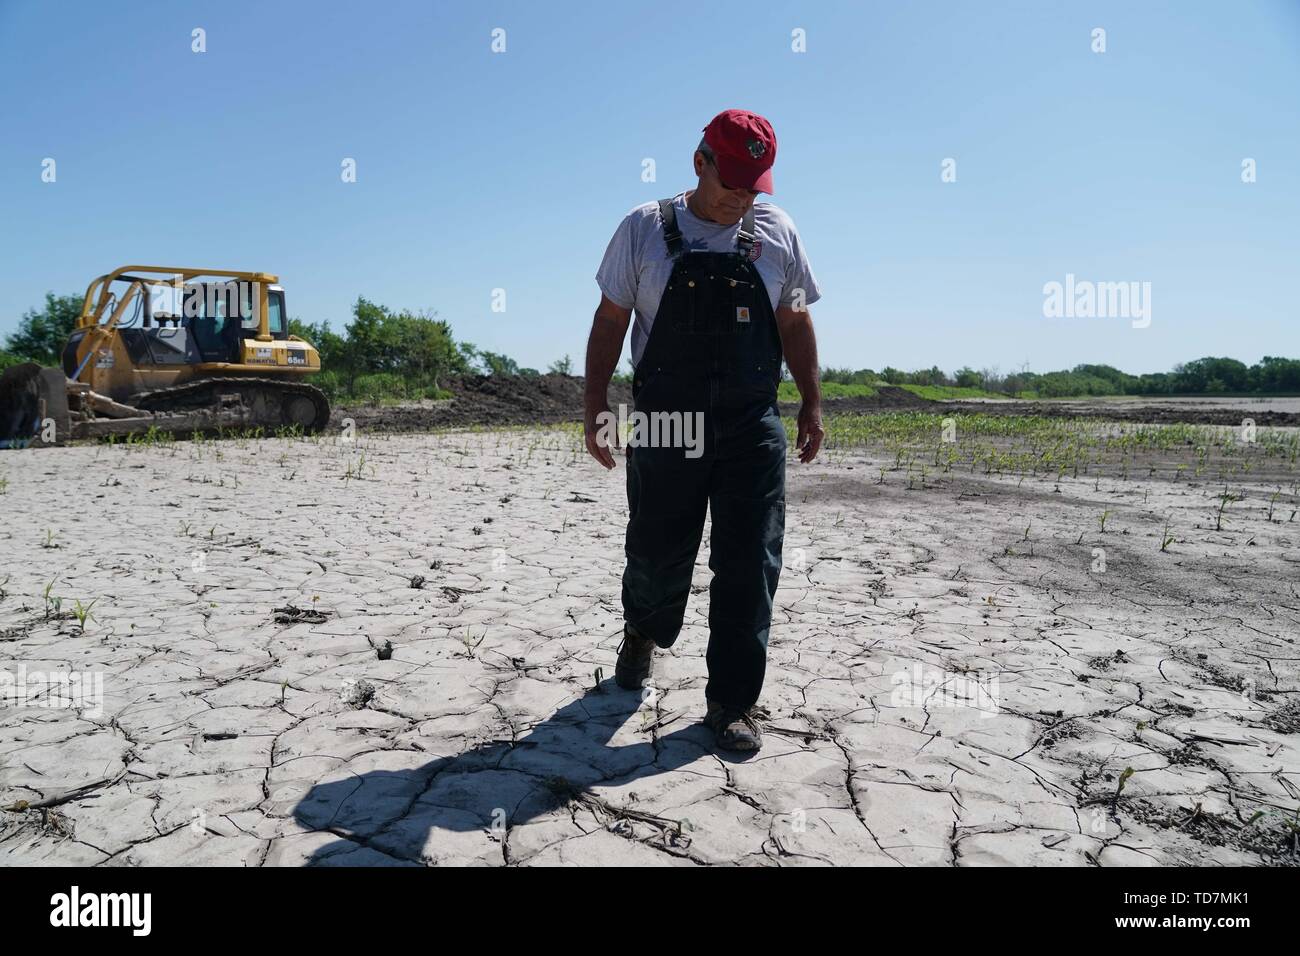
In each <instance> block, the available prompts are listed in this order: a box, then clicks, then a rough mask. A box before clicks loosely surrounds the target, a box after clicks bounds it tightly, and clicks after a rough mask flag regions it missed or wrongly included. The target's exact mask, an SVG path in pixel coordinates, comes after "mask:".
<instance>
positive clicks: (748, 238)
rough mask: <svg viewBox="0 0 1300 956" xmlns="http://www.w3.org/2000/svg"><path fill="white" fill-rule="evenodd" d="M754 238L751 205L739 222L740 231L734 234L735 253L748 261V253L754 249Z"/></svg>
mask: <svg viewBox="0 0 1300 956" xmlns="http://www.w3.org/2000/svg"><path fill="white" fill-rule="evenodd" d="M755 238H756V236H755V233H754V207H753V206H752V205H751V206H750V207H749V209H748V210H747V211H746V212H745V218H744V219H742V220H740V231H739V232H737V233H736V251H737V252H739V253H740V255H741V256H743V257H744V258H746V259H748V258H749V254H750V252H751V251H752V250H753V248H754V240H755Z"/></svg>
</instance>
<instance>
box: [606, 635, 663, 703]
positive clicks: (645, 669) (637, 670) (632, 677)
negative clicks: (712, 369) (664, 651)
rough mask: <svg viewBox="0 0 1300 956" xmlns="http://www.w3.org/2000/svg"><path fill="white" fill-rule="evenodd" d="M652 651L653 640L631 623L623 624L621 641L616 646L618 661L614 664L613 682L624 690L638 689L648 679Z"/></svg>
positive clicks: (653, 646)
mask: <svg viewBox="0 0 1300 956" xmlns="http://www.w3.org/2000/svg"><path fill="white" fill-rule="evenodd" d="M654 652H655V642H654V641H652V640H650V638H648V637H642V636H641V635H640V634H639V633H637V632H636V631H635V630H634V629H633V628H632V625H631V624H624V625H623V643H622V644H620V645H619V646H618V663H617V664H615V665H614V683H615V684H617V685H618V686H619V687H622V688H623V689H624V690H640V689H641V687H642V685H643V684H645V682H646V681H647V680H649V679H650V673H651V670H652V665H651V658H652V657H653V656H654Z"/></svg>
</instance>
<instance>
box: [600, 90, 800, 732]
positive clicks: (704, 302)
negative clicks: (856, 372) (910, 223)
mask: <svg viewBox="0 0 1300 956" xmlns="http://www.w3.org/2000/svg"><path fill="white" fill-rule="evenodd" d="M775 160H776V134H775V133H774V132H773V130H772V126H771V124H770V123H768V121H767V120H766V119H764V118H763V117H761V116H759V115H757V114H755V113H751V112H748V111H746V110H726V111H724V112H722V113H719V114H718V115H717V116H715V117H714V118H713V120H712V121H711V122H710V123H709V125H708V126H706V127H705V129H704V138H703V139H702V140H701V141H700V144H699V147H698V148H697V149H696V151H695V157H694V163H695V174H696V176H697V177H698V179H699V181H698V183H697V185H696V187H695V188H694V189H690V190H686V191H685V192H683V193H681V194H679V195H677V196H675V197H673V198H672V199H664V200H660V201H659V202H650V203H645V204H644V205H641V206H638V207H637V208H635V209H633V210H632V211H631V212H630V213H629V214H628V215H627V216H626V217H625V218H624V220H623V222H622V223H621V224H620V225H619V227H618V230H617V231H616V232H615V233H614V237H613V239H612V240H611V241H610V243H609V247H608V248H607V249H606V250H605V258H604V261H603V262H602V263H601V265H600V270H599V272H598V273H597V274H596V282H597V284H598V285H599V286H600V291H601V300H600V306H599V308H597V310H596V316H595V320H594V322H593V324H592V329H591V337H590V339H589V341H588V344H587V369H586V373H587V391H586V403H585V404H586V441H587V450H588V451H589V452H590V453H591V455H592V456H593V457H594V458H595V459H596V460H597V461H599V462H600V463H601V464H602V465H604V466H605V467H606V468H613V467H614V458H613V455H612V453H611V451H610V447H609V444H610V443H609V442H608V441H607V440H606V437H605V436H606V434H607V429H606V428H604V427H602V422H605V423H607V422H608V421H609V418H610V417H612V413H611V412H610V409H609V404H608V388H609V380H610V378H611V376H612V375H613V373H614V368H615V366H616V365H617V364H618V359H619V355H620V354H621V352H622V348H623V337H624V335H625V334H626V333H627V328H628V325H629V323H630V321H631V319H632V314H633V311H634V310H635V313H636V325H635V326H634V327H633V330H632V361H633V364H634V366H635V370H634V372H633V376H632V398H633V403H634V406H635V413H636V417H640V416H642V415H644V416H647V417H651V418H653V417H654V416H656V415H659V416H664V417H665V420H667V421H671V422H673V423H676V422H678V421H682V420H685V421H689V422H699V423H700V424H701V425H702V428H701V432H702V434H701V435H699V436H697V438H696V441H698V442H699V443H700V446H698V447H692V448H690V449H686V448H683V447H680V443H677V444H678V447H670V446H671V445H672V444H674V443H669V446H665V444H663V443H656V442H646V441H645V440H644V438H645V436H644V434H643V435H641V436H640V440H638V438H637V437H634V438H633V440H631V441H629V447H628V449H627V452H626V453H627V457H628V473H627V497H628V509H629V517H628V525H627V539H626V553H627V566H626V568H625V570H624V573H623V616H624V619H625V623H624V630H623V643H622V645H621V646H620V648H619V654H618V663H617V665H616V668H615V675H614V676H615V680H616V682H617V683H618V685H619V686H620V687H624V688H628V689H639V688H640V687H641V686H642V684H643V683H644V682H645V681H646V680H647V679H648V678H649V677H650V675H651V661H652V657H653V654H654V650H655V648H656V647H661V648H668V647H671V646H672V644H673V642H674V641H675V640H676V639H677V635H678V633H679V632H680V630H681V627H682V619H683V616H684V614H685V611H686V601H687V598H688V596H689V594H690V584H691V574H692V570H693V568H694V565H695V556H696V553H697V552H698V550H699V545H700V539H701V537H702V535H703V531H704V518H705V512H706V509H707V510H708V511H711V513H712V516H713V529H712V534H711V537H710V542H709V547H710V557H709V568H710V570H711V571H712V572H713V580H712V582H711V584H710V587H709V645H708V652H707V657H706V660H707V664H708V672H709V680H708V684H707V686H706V687H705V697H706V698H707V703H708V712H707V716H706V718H705V722H706V724H707V725H708V726H709V727H710V728H711V729H712V730H713V732H714V734H715V736H716V739H717V743H718V746H719V747H721V748H723V749H727V750H749V751H753V750H758V749H759V747H760V746H761V744H762V739H761V736H760V731H759V727H758V724H757V723H756V721H755V719H754V706H755V704H756V703H757V701H758V696H759V691H760V690H761V689H762V686H763V674H764V670H765V669H766V665H767V640H768V631H769V628H770V626H771V622H772V597H773V595H774V594H775V593H776V586H777V579H778V577H779V575H780V572H781V542H782V538H783V536H784V532H785V457H786V450H787V447H786V446H787V443H786V437H785V428H784V426H783V425H782V424H781V419H780V415H779V412H778V410H777V404H776V394H777V384H778V382H779V381H780V375H781V362H782V358H783V356H784V361H785V363H786V365H787V366H788V367H789V369H790V372H791V374H792V375H793V377H794V380H795V383H796V385H797V386H798V388H799V393H800V395H801V396H802V399H803V404H802V407H801V408H800V410H799V417H798V439H797V445H798V452H799V460H800V461H803V462H810V461H812V460H813V458H815V457H816V455H817V450H818V448H819V447H820V445H821V441H822V437H823V434H824V432H823V430H822V425H821V390H820V385H819V383H818V378H817V344H816V339H815V337H814V335H813V326H812V318H811V315H810V314H809V312H808V306H809V305H811V304H812V303H814V302H816V301H817V299H818V298H819V297H820V293H819V291H818V288H817V282H816V280H815V279H814V278H813V274H812V271H811V269H810V267H809V265H808V260H807V258H806V256H805V255H804V251H803V246H802V244H801V242H800V240H799V235H798V233H797V232H796V230H795V227H794V223H793V222H792V221H791V219H790V217H789V216H787V215H786V214H785V213H784V212H783V211H781V210H780V209H778V208H777V207H776V206H774V205H772V204H770V203H755V199H756V198H757V196H758V194H759V193H761V192H762V193H771V192H772V164H773V162H774V161H775ZM673 416H680V418H674V417H673ZM665 431H667V430H665V429H659V430H658V431H657V432H656V434H659V435H662V434H664V432H665Z"/></svg>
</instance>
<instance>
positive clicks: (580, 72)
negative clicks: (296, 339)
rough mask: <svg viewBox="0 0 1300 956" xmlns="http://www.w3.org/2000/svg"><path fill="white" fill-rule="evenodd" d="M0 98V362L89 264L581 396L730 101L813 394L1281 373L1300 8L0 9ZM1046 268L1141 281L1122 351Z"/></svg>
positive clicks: (1297, 143) (1292, 300)
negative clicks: (1187, 373) (1025, 374)
mask: <svg viewBox="0 0 1300 956" xmlns="http://www.w3.org/2000/svg"><path fill="white" fill-rule="evenodd" d="M195 27H202V28H203V29H205V30H206V31H207V52H206V53H204V54H195V53H192V52H191V49H190V47H191V30H192V29H194V28H195ZM495 27H501V28H504V29H505V30H506V42H507V52H505V53H504V54H493V53H492V52H491V49H490V43H491V35H490V34H491V31H492V30H493V28H495ZM1095 27H1103V28H1104V29H1105V30H1106V31H1107V35H1106V43H1107V50H1106V52H1105V53H1103V54H1097V53H1094V52H1093V51H1092V49H1091V42H1092V40H1091V36H1090V34H1091V31H1092V30H1093V28H1095ZM796 28H802V29H803V30H805V31H806V36H807V52H806V53H794V52H792V51H791V31H792V30H794V29H796ZM0 89H3V91H4V92H3V94H2V96H3V100H2V102H3V104H4V110H3V135H2V136H0V216H2V217H3V220H2V221H3V229H0V333H6V332H9V331H12V330H13V328H14V327H15V325H16V323H17V320H18V317H19V316H20V315H21V313H22V312H23V311H24V310H26V309H27V308H29V307H31V306H33V305H37V304H38V303H39V302H40V301H41V300H42V298H43V296H44V294H45V292H46V291H47V290H53V291H56V292H59V293H67V292H73V291H77V292H80V291H83V290H84V288H85V286H86V283H87V282H88V281H89V280H90V278H92V277H93V276H95V275H98V274H100V273H102V272H105V271H108V270H109V269H110V268H112V267H115V266H117V265H122V264H126V263H133V262H142V263H159V264H167V265H172V264H175V265H187V266H188V265H198V266H217V267H227V268H241V269H264V270H268V271H272V272H277V273H279V274H280V276H281V277H282V281H283V282H284V284H285V286H286V288H287V290H288V291H287V295H288V302H289V312H290V314H291V315H295V316H297V317H299V318H302V319H305V320H308V321H318V320H321V319H329V320H331V322H332V323H333V324H334V326H335V327H336V328H338V327H339V326H341V325H342V324H343V323H344V322H346V320H347V319H348V317H349V312H350V307H351V304H352V302H353V301H354V300H355V298H356V297H357V296H358V295H365V296H367V297H368V298H371V299H374V300H376V301H379V302H382V303H384V304H386V305H389V306H393V307H398V308H402V307H406V308H412V309H419V308H427V309H436V310H437V311H438V313H439V314H440V315H441V317H443V318H445V319H447V320H448V321H450V323H451V325H452V327H453V329H454V332H455V334H456V336H457V337H458V338H462V339H468V340H469V341H472V342H474V343H476V344H477V345H479V346H480V347H483V348H489V349H492V350H494V351H501V352H505V353H507V354H509V355H511V356H513V357H515V358H516V359H517V360H519V361H520V362H521V364H524V365H531V366H535V367H539V368H545V366H546V365H547V364H549V363H550V362H551V361H552V360H554V359H555V358H557V357H559V356H561V355H563V354H565V353H568V354H570V355H571V356H572V357H573V359H574V361H575V364H577V365H578V366H579V367H580V365H581V358H582V355H583V351H584V348H585V342H586V334H587V330H588V328H589V325H590V318H591V313H592V311H593V309H594V307H595V305H596V302H597V301H598V292H597V289H596V286H595V283H594V281H593V278H592V277H593V275H594V273H595V271H596V267H597V265H598V263H599V260H600V257H601V254H602V252H603V251H604V248H605V244H606V242H607V241H608V240H609V237H610V235H611V234H612V232H613V230H614V228H615V226H616V225H617V223H618V221H619V219H620V218H621V217H622V216H623V215H624V214H625V213H626V212H627V211H628V210H629V209H630V208H631V207H632V206H634V205H636V204H638V203H640V202H644V201H646V200H650V199H655V198H658V197H660V196H664V195H671V194H672V193H674V192H676V191H678V190H680V189H681V188H684V187H686V186H688V185H691V184H692V179H691V178H690V176H691V168H690V161H691V153H692V150H693V149H694V146H695V143H696V142H697V140H698V138H699V135H700V130H701V128H702V127H703V126H704V125H705V123H706V122H707V121H708V119H709V118H710V117H711V116H712V115H713V114H714V113H716V112H717V111H719V110H721V109H725V108H727V107H733V106H734V107H743V108H748V109H752V110H755V111H757V112H760V113H763V114H765V115H766V116H767V117H768V118H769V119H771V121H772V123H773V125H774V126H775V128H776V132H777V136H778V139H779V144H780V147H779V155H778V160H777V165H776V169H775V178H776V189H777V194H776V196H775V197H773V199H774V201H775V202H777V203H778V204H779V205H781V206H782V207H783V208H785V209H786V210H787V211H788V212H789V213H790V214H791V215H792V216H793V217H794V220H795V222H796V224H797V225H798V227H799V230H800V232H801V234H802V237H803V240H804V243H805V245H806V247H807V249H808V251H809V255H810V257H811V260H812V264H813V269H814V271H815V272H816V274H817V277H818V280H819V281H820V283H821V285H822V288H823V293H824V298H823V299H822V301H821V302H820V303H819V304H818V305H817V306H815V307H814V308H813V316H814V319H815V321H816V325H817V330H818V338H819V342H820V346H821V356H822V364H824V365H825V364H833V365H836V366H841V365H849V366H852V367H871V368H875V369H879V368H881V367H883V366H885V365H893V366H896V367H901V368H909V369H910V368H914V367H918V366H924V367H928V366H930V365H932V364H938V365H939V366H940V367H942V368H945V369H947V370H949V371H951V370H952V369H954V368H956V367H958V366H961V365H963V364H970V365H972V366H975V367H976V368H979V367H983V366H990V365H998V366H1000V367H1001V368H1002V369H1003V370H1004V371H1005V370H1008V369H1009V368H1011V367H1015V366H1019V365H1020V364H1021V363H1023V362H1026V361H1027V362H1028V363H1029V367H1030V368H1031V369H1032V370H1035V371H1047V370H1051V369H1056V368H1061V367H1068V366H1071V365H1074V364H1076V363H1078V362H1106V363H1109V364H1113V365H1117V366H1119V367H1120V368H1123V369H1125V370H1127V371H1131V372H1142V371H1163V370H1167V369H1168V368H1169V367H1170V366H1171V365H1172V364H1173V363H1175V362H1177V361H1181V360H1187V359H1191V358H1196V357H1199V356H1202V355H1207V354H1213V355H1231V356H1234V357H1237V358H1241V359H1243V360H1245V361H1247V362H1253V361H1256V360H1258V359H1259V358H1260V357H1261V356H1262V355H1265V354H1272V355H1288V356H1300V323H1298V321H1297V320H1298V319H1300V306H1298V302H1300V281H1297V277H1300V229H1298V225H1300V3H1298V2H1296V0H1272V2H1265V0H1260V2H1250V0H1246V2H1232V3H1228V2H1223V3H1202V2H1168V3H1160V2H1143V3H1132V2H1124V3H1065V2H1048V0H1032V2H1016V3H1011V2H1007V3H978V4H977V3H966V2H956V0H954V2H919V0H917V2H908V3H904V2H888V3H873V4H847V3H835V2H829V0H818V2H815V3H804V4H799V3H777V2H764V0H753V2H748V3H714V2H711V3H707V4H704V3H686V2H683V3H671V2H660V3H653V4H642V3H635V4H628V3H619V4H612V3H607V2H606V3H563V2H547V3H539V2H519V3H490V2H473V3H471V2H468V0H466V2H442V0H432V2H431V0H425V2H419V3H416V2H391V0H384V2H372V3H315V4H311V3H303V2H257V3H254V2H242V0H235V2H230V0H226V2H219V3H218V2H197V0H196V2H177V0H166V2H131V3H108V2H102V0H96V2H60V3H46V2H36V0H0ZM46 157H51V158H54V159H55V160H56V162H57V164H58V165H57V175H58V180H57V182H56V183H53V184H48V183H42V182H41V163H42V160H43V159H45V158H46ZM344 157H353V158H355V159H356V161H357V171H358V182H356V183H354V184H345V183H343V182H341V180H340V162H341V161H342V160H343V158H344ZM645 157H652V158H654V159H655V160H656V162H657V170H658V181H657V182H655V183H644V182H642V181H641V169H642V166H641V162H642V159H643V158H645ZM946 157H953V158H955V159H956V160H957V182H955V183H948V184H945V183H942V182H941V181H940V163H941V162H942V161H943V160H944V159H945V158H946ZM1246 157H1250V158H1253V159H1255V160H1256V162H1257V169H1258V173H1257V175H1258V181H1257V182H1256V183H1254V184H1251V185H1246V184H1243V183H1242V182H1241V162H1242V160H1243V158H1246ZM1066 273H1074V274H1075V275H1076V276H1078V277H1079V278H1082V279H1092V280H1098V281H1149V282H1151V283H1152V322H1151V325H1150V327H1149V328H1145V329H1134V328H1132V327H1131V323H1130V322H1128V321H1127V320H1124V319H1047V318H1044V316H1043V292H1042V288H1043V284H1044V283H1046V282H1050V281H1053V280H1056V281H1063V280H1064V277H1065V275H1066ZM497 287H501V288H504V289H505V290H506V293H507V311H506V312H505V313H495V312H493V311H491V308H490V306H491V293H492V290H493V289H494V288H497ZM626 354H627V353H626V350H625V355H626Z"/></svg>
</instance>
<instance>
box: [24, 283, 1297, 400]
mask: <svg viewBox="0 0 1300 956" xmlns="http://www.w3.org/2000/svg"><path fill="white" fill-rule="evenodd" d="M81 300H82V297H81V296H80V295H63V296H56V295H55V294H54V293H52V292H51V293H47V294H46V296H45V303H44V304H43V305H42V306H40V307H38V308H33V309H29V310H27V312H26V313H24V314H23V316H22V318H21V319H20V320H19V323H18V328H17V330H16V331H14V332H12V333H10V334H9V335H8V336H7V337H6V338H5V341H4V345H3V348H0V369H4V368H6V367H8V366H9V365H14V364H16V363H18V362H36V363H38V364H40V365H58V364H59V359H60V355H61V354H62V351H63V346H64V343H65V342H66V341H67V338H68V335H69V334H70V333H71V332H72V330H73V328H74V327H75V326H76V321H77V316H78V315H79V314H80V312H81ZM289 331H290V333H291V334H293V335H297V336H300V337H301V338H304V339H306V340H307V341H308V342H311V343H312V344H313V345H315V346H316V348H317V349H318V350H319V352H320V355H321V366H322V369H323V371H321V372H320V373H319V374H318V375H316V376H314V377H313V381H314V382H315V383H316V384H317V385H319V386H320V387H321V388H322V389H323V390H324V391H325V392H326V393H327V394H328V395H330V397H331V398H333V399H336V400H342V401H348V400H401V399H407V400H410V399H421V398H444V397H447V396H448V395H449V394H450V392H448V391H447V389H446V384H447V382H448V380H449V379H450V378H452V377H454V376H460V375H520V376H525V377H528V376H537V375H540V374H541V372H539V371H538V370H537V369H534V368H527V367H521V366H520V365H519V364H518V363H517V362H516V361H515V360H514V359H512V358H510V357H509V356H508V355H504V354H502V353H499V352H492V351H489V350H487V349H480V348H478V347H476V346H474V345H473V344H471V343H469V342H457V341H455V339H454V338H453V336H452V331H451V326H450V325H449V324H448V323H447V322H446V321H445V320H443V319H440V318H438V316H437V313H433V312H423V311H421V312H412V311H410V310H405V309H403V310H394V309H390V308H388V307H387V306H384V305H380V304H379V303H376V302H372V301H370V300H369V299H367V298H365V297H364V296H361V297H358V298H357V301H356V303H355V304H354V305H353V307H352V318H351V320H350V321H348V322H347V323H346V324H344V325H343V327H342V328H341V329H340V330H339V331H337V332H336V331H335V330H334V329H333V328H331V326H330V323H329V322H319V323H307V322H302V321H300V320H298V319H291V320H290V322H289ZM547 372H548V373H549V374H559V375H572V374H573V362H572V360H571V359H570V358H569V357H568V356H567V355H566V356H564V357H563V358H561V359H559V360H558V361H556V362H553V363H551V365H550V367H549V368H548V369H547ZM821 374H822V381H824V382H836V383H840V384H845V385H867V386H875V385H879V384H880V383H882V382H883V383H887V384H890V385H948V386H962V387H967V388H978V389H982V390H984V391H986V392H993V393H998V394H1004V395H1010V396H1020V395H1026V394H1033V395H1037V396H1038V397H1040V398H1069V397H1076V396H1088V395H1249V394H1255V395H1282V394H1300V359H1289V358H1279V357H1276V356H1265V357H1264V358H1262V359H1261V360H1260V361H1258V362H1256V363H1255V364H1253V365H1247V364H1246V363H1244V362H1241V361H1238V360H1237V359H1233V358H1213V357H1207V358H1199V359H1195V360H1194V361H1191V362H1185V363H1182V364H1179V365H1175V366H1174V368H1173V370H1172V371H1169V372H1153V373H1146V374H1142V375H1130V374H1129V373H1127V372H1123V371H1120V370H1119V369H1117V368H1114V367H1113V366H1110V365H1076V366H1074V367H1073V368H1071V369H1063V370H1061V371H1056V372H1041V373H1040V372H1031V371H1028V370H1027V369H1021V370H1019V371H1014V372H1007V373H1003V372H1001V371H999V370H998V369H997V368H986V369H982V370H978V371H977V370H975V369H973V368H970V367H969V366H964V367H962V368H959V369H957V370H956V371H955V372H952V373H951V374H949V373H947V372H945V371H943V370H942V369H940V368H939V367H937V366H935V367H933V368H929V369H917V370H913V371H910V372H904V371H902V370H900V369H896V368H893V367H889V366H886V367H885V368H883V369H881V370H880V371H878V372H877V371H874V370H872V369H866V368H864V369H849V368H824V369H822V373H821ZM628 377H629V376H628V374H627V373H619V374H618V375H616V376H615V379H616V380H621V381H626V380H627V378H628ZM787 378H788V375H787Z"/></svg>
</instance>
